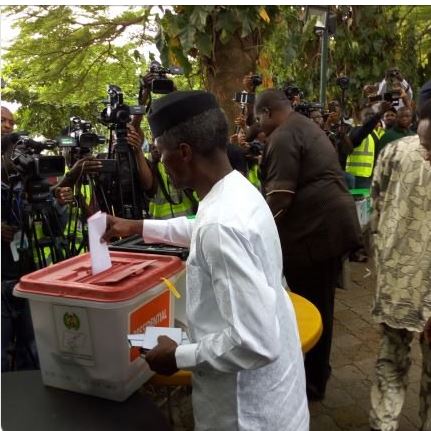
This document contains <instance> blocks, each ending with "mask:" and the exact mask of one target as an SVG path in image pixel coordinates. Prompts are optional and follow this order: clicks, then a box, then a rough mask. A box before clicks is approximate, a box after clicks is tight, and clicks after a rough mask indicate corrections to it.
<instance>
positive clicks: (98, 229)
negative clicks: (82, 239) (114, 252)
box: [87, 211, 112, 275]
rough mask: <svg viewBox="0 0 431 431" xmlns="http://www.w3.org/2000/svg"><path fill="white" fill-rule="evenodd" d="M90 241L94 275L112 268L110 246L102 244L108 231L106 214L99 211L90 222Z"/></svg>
mask: <svg viewBox="0 0 431 431" xmlns="http://www.w3.org/2000/svg"><path fill="white" fill-rule="evenodd" d="M87 221H88V240H89V243H90V256H91V270H92V272H93V275H96V274H98V273H99V272H102V271H105V269H108V268H110V267H111V266H112V263H111V257H110V256H109V250H108V244H107V243H103V244H102V243H101V242H100V238H102V235H103V234H104V233H105V230H106V213H102V212H100V211H98V212H97V213H96V214H93V215H92V216H91V217H90V218H89V219H88V220H87Z"/></svg>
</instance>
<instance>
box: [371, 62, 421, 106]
mask: <svg viewBox="0 0 431 431" xmlns="http://www.w3.org/2000/svg"><path fill="white" fill-rule="evenodd" d="M385 93H393V94H394V95H396V96H398V102H397V104H396V105H395V108H396V109H397V110H398V109H400V108H402V107H404V106H406V107H408V108H410V109H411V107H412V106H411V102H412V99H413V91H412V88H411V86H410V84H409V83H408V82H407V81H406V80H405V79H404V77H403V75H402V74H401V72H400V70H399V69H398V68H396V67H392V68H390V69H388V70H387V71H386V72H385V77H384V78H383V80H382V81H381V82H380V84H379V88H378V90H377V94H378V95H379V96H383V95H384V94H385Z"/></svg>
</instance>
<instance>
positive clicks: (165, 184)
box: [128, 61, 198, 220]
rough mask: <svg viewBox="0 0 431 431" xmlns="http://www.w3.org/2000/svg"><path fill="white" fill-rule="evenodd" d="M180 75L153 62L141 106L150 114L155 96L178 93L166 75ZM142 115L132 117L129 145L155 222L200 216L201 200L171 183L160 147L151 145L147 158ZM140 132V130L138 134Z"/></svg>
mask: <svg viewBox="0 0 431 431" xmlns="http://www.w3.org/2000/svg"><path fill="white" fill-rule="evenodd" d="M172 71H174V72H175V74H179V73H180V69H178V68H169V69H167V68H163V67H162V66H161V65H160V63H158V62H156V61H153V62H152V63H151V64H150V69H149V71H148V73H147V74H146V75H145V76H143V77H141V79H140V83H141V87H140V90H139V97H138V100H139V104H140V105H145V104H147V109H146V110H147V111H148V112H151V98H152V93H156V94H166V93H169V92H173V91H176V90H177V89H176V86H175V84H174V82H173V81H172V80H170V79H167V77H166V74H167V73H171V72H172ZM142 117H143V116H142V115H134V116H133V117H132V123H131V127H133V128H134V129H135V133H133V131H132V132H131V133H129V135H128V141H129V145H131V146H132V147H133V148H134V149H135V151H136V152H135V154H136V157H137V160H138V172H139V175H140V177H141V187H142V189H143V190H145V192H146V194H147V196H148V197H149V210H148V212H149V215H150V216H151V218H154V219H161V220H163V219H167V218H173V217H180V216H191V215H194V214H196V212H197V207H198V201H197V198H196V197H195V195H194V194H193V191H192V190H189V189H186V190H179V189H177V188H176V187H175V186H174V185H173V184H172V182H171V179H170V177H169V175H168V174H167V172H166V170H165V167H164V165H163V163H161V161H160V153H159V151H158V150H157V147H156V145H154V144H152V145H150V160H148V159H147V158H145V157H144V155H143V152H142V150H141V144H142V141H143V139H144V134H143V131H142V128H141V121H142ZM136 131H139V133H137V132H136Z"/></svg>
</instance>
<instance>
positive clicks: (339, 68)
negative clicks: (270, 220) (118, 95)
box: [2, 5, 431, 137]
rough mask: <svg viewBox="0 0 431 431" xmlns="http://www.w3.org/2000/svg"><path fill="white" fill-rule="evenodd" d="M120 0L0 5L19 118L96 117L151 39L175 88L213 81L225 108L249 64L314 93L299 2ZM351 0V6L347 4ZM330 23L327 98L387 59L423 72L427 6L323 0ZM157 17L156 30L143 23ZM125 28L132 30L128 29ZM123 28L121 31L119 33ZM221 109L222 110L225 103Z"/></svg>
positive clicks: (54, 122) (313, 55)
mask: <svg viewBox="0 0 431 431" xmlns="http://www.w3.org/2000/svg"><path fill="white" fill-rule="evenodd" d="M160 8H162V9H163V10H164V14H163V15H162V16H161V17H159V16H156V15H155V14H154V10H153V9H152V7H150V6H148V7H145V6H131V7H124V9H123V10H122V12H121V13H119V14H117V15H116V16H113V15H112V13H111V9H110V8H109V7H108V6H67V5H61V6H8V7H4V8H3V10H2V13H3V14H5V15H7V16H11V17H12V16H13V17H14V18H16V24H15V25H16V27H17V28H18V29H19V31H20V33H19V36H18V37H17V38H16V40H15V41H14V42H13V44H12V45H11V46H10V47H9V48H8V49H7V51H6V53H5V55H4V56H3V64H2V78H3V80H4V81H5V83H6V87H5V88H4V89H3V90H2V98H3V99H4V100H7V101H11V102H18V103H20V104H21V105H22V106H21V108H20V109H19V111H18V114H17V117H18V120H19V124H20V128H21V129H26V130H28V131H30V132H38V133H42V134H44V135H45V136H47V137H55V136H56V135H57V134H58V131H59V129H60V128H61V127H63V126H65V125H66V123H67V122H68V119H69V117H70V116H72V115H79V116H81V117H83V118H86V119H89V120H90V121H93V123H95V121H96V117H97V114H98V113H99V112H100V111H101V109H102V108H103V105H102V104H101V103H100V101H102V100H104V99H106V97H107V95H106V88H107V85H108V84H116V85H119V86H120V87H121V88H122V90H123V92H124V95H125V102H126V103H129V104H132V105H134V104H135V103H136V96H137V91H138V79H137V78H138V75H139V74H143V73H145V71H146V70H147V65H146V64H145V62H144V61H143V60H142V56H141V54H140V52H141V51H140V50H141V48H142V45H143V44H144V43H148V42H149V43H151V42H153V43H156V45H157V47H158V49H159V51H160V53H161V58H162V62H163V63H164V65H166V66H168V65H179V66H182V67H183V68H184V70H185V73H186V75H185V76H180V77H175V83H176V85H177V88H178V89H190V88H194V89H197V88H202V86H205V87H206V88H208V89H210V90H211V91H213V92H215V93H216V95H217V97H218V98H219V100H220V101H221V103H222V105H223V107H224V108H225V109H226V112H228V113H229V114H230V116H232V114H233V113H234V112H235V108H236V107H232V106H230V107H229V103H230V104H231V105H232V102H231V101H230V99H231V97H232V94H233V92H234V91H238V90H239V89H240V85H241V78H242V75H243V74H244V73H247V72H249V71H255V70H256V64H259V67H260V71H261V73H262V74H263V75H264V85H262V88H263V87H265V84H266V85H268V84H270V83H271V82H272V83H273V85H277V86H282V85H283V84H285V82H286V81H290V82H292V81H294V82H295V83H296V84H297V85H299V86H300V87H301V88H302V89H304V90H305V93H306V97H307V99H308V100H316V99H317V98H318V93H319V80H320V39H319V37H318V36H317V35H316V34H315V32H314V26H313V23H312V22H307V23H304V20H303V16H304V11H303V9H302V8H301V7H300V6H214V5H208V6H205V5H203V6H174V7H160ZM350 9H351V10H352V12H353V13H352V16H351V17H347V15H346V12H347V11H349V10H350ZM331 11H332V12H333V13H334V14H335V15H336V21H337V28H336V34H335V35H334V37H332V38H331V40H330V43H329V61H328V66H329V67H328V99H330V98H333V97H338V96H339V95H340V89H339V88H338V87H337V85H336V83H335V81H336V78H337V77H338V76H340V75H347V76H350V77H351V86H350V88H349V97H350V100H351V101H352V102H353V101H355V102H356V101H359V100H360V99H361V97H362V87H363V86H364V85H365V84H368V83H374V82H377V81H380V80H381V79H382V78H383V75H384V71H385V70H386V69H387V68H388V67H392V66H394V65H396V66H398V67H399V68H400V69H401V70H402V71H403V72H404V75H405V76H406V79H407V80H408V81H409V82H410V83H411V84H412V86H413V89H414V92H415V95H416V96H417V94H418V88H419V86H421V85H422V84H423V83H424V82H425V81H426V80H427V79H429V77H430V76H431V24H430V23H431V7H429V6H407V5H405V6H353V7H351V8H350V7H349V6H333V7H331ZM154 26H155V27H156V29H157V30H158V33H157V35H156V36H155V37H152V36H149V32H148V29H149V28H153V27H154ZM131 30H134V31H133V32H132V31H131ZM119 38H122V43H118V41H119ZM229 109H230V111H229Z"/></svg>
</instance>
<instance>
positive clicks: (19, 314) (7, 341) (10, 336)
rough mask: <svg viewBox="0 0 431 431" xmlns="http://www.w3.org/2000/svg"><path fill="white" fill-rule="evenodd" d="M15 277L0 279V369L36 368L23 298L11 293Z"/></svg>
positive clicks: (36, 355)
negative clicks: (12, 278) (0, 280)
mask: <svg viewBox="0 0 431 431" xmlns="http://www.w3.org/2000/svg"><path fill="white" fill-rule="evenodd" d="M15 284H16V280H3V281H2V282H1V372H2V373H3V372H6V371H14V370H37V369H39V358H38V354H37V349H36V341H35V339H34V331H33V324H32V321H31V315H30V307H29V304H28V301H27V299H22V298H16V297H15V296H13V295H12V291H13V288H14V286H15Z"/></svg>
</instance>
